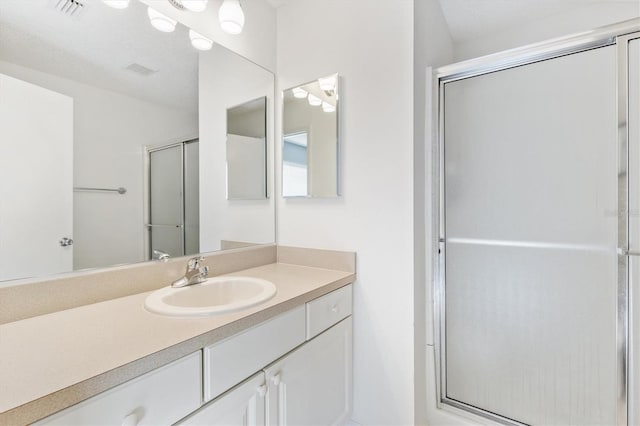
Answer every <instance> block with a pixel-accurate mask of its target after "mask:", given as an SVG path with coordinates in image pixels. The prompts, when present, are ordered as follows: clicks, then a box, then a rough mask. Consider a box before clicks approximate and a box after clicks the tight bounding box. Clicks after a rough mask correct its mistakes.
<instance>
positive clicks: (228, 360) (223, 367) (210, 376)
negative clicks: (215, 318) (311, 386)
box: [204, 306, 305, 401]
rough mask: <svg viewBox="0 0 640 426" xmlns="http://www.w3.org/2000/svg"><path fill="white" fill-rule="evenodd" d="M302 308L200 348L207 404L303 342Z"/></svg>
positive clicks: (303, 315)
mask: <svg viewBox="0 0 640 426" xmlns="http://www.w3.org/2000/svg"><path fill="white" fill-rule="evenodd" d="M304 321H305V307H304V306H299V307H297V308H295V309H292V310H290V311H288V312H285V313H284V314H281V315H279V316H277V317H275V318H273V319H271V320H269V321H267V322H264V323H262V324H260V325H258V326H256V327H253V328H250V329H249V330H246V331H244V332H242V333H240V334H236V335H234V336H232V337H230V338H228V339H225V340H222V341H220V342H218V343H216V344H215V345H212V346H208V347H206V348H204V398H205V401H209V400H211V399H213V398H215V397H216V396H218V395H220V394H221V393H222V392H224V391H226V390H227V389H230V388H231V387H232V386H235V385H236V384H237V383H240V382H241V381H243V380H244V379H246V378H247V377H249V376H251V375H252V374H254V373H256V372H257V371H259V370H260V369H262V367H264V366H265V365H267V364H269V363H270V362H273V361H275V360H276V359H278V358H280V357H281V356H282V355H284V354H286V353H287V352H289V351H290V350H292V349H293V348H295V347H296V346H298V345H300V344H301V343H303V342H304V336H305V324H304Z"/></svg>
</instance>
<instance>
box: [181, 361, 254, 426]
mask: <svg viewBox="0 0 640 426" xmlns="http://www.w3.org/2000/svg"><path fill="white" fill-rule="evenodd" d="M266 392H267V386H266V385H265V381H264V373H262V372H260V373H259V374H256V375H255V376H253V377H252V378H250V379H248V380H247V381H245V382H244V383H242V384H240V385H238V386H237V387H235V388H233V389H231V390H230V391H229V392H227V393H225V394H223V395H222V396H220V397H219V398H216V399H215V400H213V401H211V402H210V403H209V404H207V405H206V406H204V407H202V408H201V409H200V410H198V411H196V412H195V413H194V414H192V415H191V416H189V417H188V418H186V419H184V420H183V421H182V422H180V423H179V424H180V425H207V426H260V425H264V424H265V419H264V417H265V406H264V401H265V394H266Z"/></svg>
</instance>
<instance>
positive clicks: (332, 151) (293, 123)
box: [282, 74, 340, 198]
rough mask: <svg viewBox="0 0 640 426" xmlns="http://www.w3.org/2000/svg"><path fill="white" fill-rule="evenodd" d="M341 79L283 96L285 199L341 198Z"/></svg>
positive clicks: (294, 89)
mask: <svg viewBox="0 0 640 426" xmlns="http://www.w3.org/2000/svg"><path fill="white" fill-rule="evenodd" d="M339 80H340V79H339V76H338V74H333V75H329V76H326V77H322V78H319V79H317V80H314V81H311V82H309V83H305V84H301V85H299V86H296V87H292V88H290V89H288V90H285V91H284V92H283V104H284V106H283V114H282V117H283V118H282V135H283V136H282V196H283V197H287V198H291V197H308V198H310V197H337V196H339V195H340V179H339V158H340V155H339V153H340V137H339V135H340V120H339V116H340V115H339V111H340V108H339V107H340V105H339Z"/></svg>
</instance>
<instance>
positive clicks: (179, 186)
mask: <svg viewBox="0 0 640 426" xmlns="http://www.w3.org/2000/svg"><path fill="white" fill-rule="evenodd" d="M58 3H60V2H57V1H49V0H34V1H28V2H26V1H24V0H2V1H0V144H1V145H2V152H3V155H2V156H1V159H0V197H1V200H2V202H0V280H11V279H19V278H26V277H33V276H43V275H48V274H52V273H59V272H68V271H71V270H78V269H86V268H95V267H105V266H110V265H116V264H126V263H132V262H141V261H145V260H149V259H151V258H152V257H154V255H155V257H160V256H162V253H167V254H169V255H171V256H178V255H182V254H189V253H196V252H206V251H213V250H219V249H222V248H226V247H231V246H235V245H238V244H241V245H246V244H263V243H271V242H273V241H274V240H275V231H274V227H275V225H274V214H275V213H274V206H273V203H272V200H268V199H264V197H263V199H262V200H260V201H254V202H247V203H245V204H243V205H240V206H230V205H229V204H228V202H227V200H226V176H225V173H224V170H225V163H226V155H225V150H226V125H225V121H226V111H227V109H228V108H230V107H232V106H234V105H239V104H241V103H243V102H246V101H247V100H249V99H257V98H259V97H263V99H264V97H265V96H266V97H267V99H268V100H267V102H271V100H270V99H271V97H272V94H273V90H274V85H273V84H274V83H273V82H274V78H273V74H272V73H270V72H268V71H266V70H265V69H263V68H261V67H259V66H257V65H255V64H254V63H252V62H250V61H248V60H246V59H245V58H243V57H241V56H239V55H237V54H235V53H233V52H231V51H229V50H227V49H225V48H223V47H221V46H218V45H214V46H213V48H212V49H211V50H209V51H204V52H199V51H197V50H195V49H194V48H193V47H192V46H191V42H190V39H189V34H188V28H186V27H183V26H180V25H178V26H177V27H176V29H175V31H174V32H172V33H162V32H159V31H157V30H156V29H154V28H153V27H152V26H151V24H150V22H149V18H148V16H147V7H146V6H145V5H143V4H142V3H139V2H137V1H133V2H131V4H130V7H129V8H128V9H126V10H116V9H113V8H110V7H108V6H106V5H105V4H104V3H103V2H102V1H98V0H85V1H84V2H83V3H84V6H83V7H82V9H81V10H80V11H79V12H76V13H74V14H73V15H69V14H66V13H65V12H64V10H61V9H60V8H57V7H56V5H57V4H58ZM62 3H64V2H62ZM269 137H270V136H268V135H265V137H264V139H266V140H267V142H266V144H268V141H269ZM169 147H173V148H172V149H169ZM159 148H162V149H159ZM160 157H162V158H160ZM164 157H166V158H164ZM178 157H179V158H178ZM267 157H268V158H267V160H268V161H273V159H272V155H267ZM262 169H263V170H265V169H266V170H269V167H268V166H262ZM221 170H222V172H220V171H221ZM261 173H264V172H261ZM267 180H268V181H269V182H270V181H271V180H270V178H269V179H267ZM156 225H163V226H156Z"/></svg>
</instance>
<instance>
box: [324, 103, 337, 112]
mask: <svg viewBox="0 0 640 426" xmlns="http://www.w3.org/2000/svg"><path fill="white" fill-rule="evenodd" d="M322 110H323V111H324V112H335V111H336V107H335V106H333V105H331V104H330V103H329V102H322Z"/></svg>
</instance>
